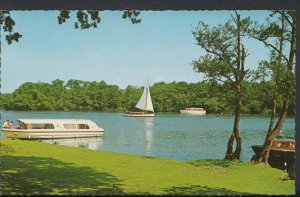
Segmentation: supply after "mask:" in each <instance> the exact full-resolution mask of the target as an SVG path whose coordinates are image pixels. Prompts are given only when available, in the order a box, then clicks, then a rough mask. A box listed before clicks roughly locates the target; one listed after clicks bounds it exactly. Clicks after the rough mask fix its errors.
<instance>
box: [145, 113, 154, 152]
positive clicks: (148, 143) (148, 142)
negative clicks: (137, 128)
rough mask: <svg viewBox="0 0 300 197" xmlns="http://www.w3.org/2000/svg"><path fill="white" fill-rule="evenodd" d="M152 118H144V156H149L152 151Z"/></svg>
mask: <svg viewBox="0 0 300 197" xmlns="http://www.w3.org/2000/svg"><path fill="white" fill-rule="evenodd" d="M153 122H154V118H153V117H147V118H144V126H145V154H146V156H149V155H150V153H151V151H152V144H153Z"/></svg>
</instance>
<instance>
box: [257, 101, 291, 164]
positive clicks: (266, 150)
mask: <svg viewBox="0 0 300 197" xmlns="http://www.w3.org/2000/svg"><path fill="white" fill-rule="evenodd" d="M275 104H276V103H275ZM273 105H274V104H273ZM288 106H289V101H288V100H284V101H283V106H282V111H281V115H280V117H279V119H278V121H277V124H276V126H275V127H274V128H272V127H273V124H274V119H275V116H274V117H273V116H272V118H271V121H270V126H269V130H268V134H267V136H266V139H265V142H264V145H263V148H262V150H261V152H260V154H259V155H255V156H254V157H253V159H252V161H253V162H255V163H266V164H267V163H268V160H269V154H270V150H271V145H272V143H273V141H274V139H275V137H276V136H277V135H278V133H279V132H280V130H281V128H282V126H283V123H284V121H285V118H286V116H287V111H288ZM273 107H274V106H273ZM275 107H276V106H275ZM273 111H274V108H273ZM272 121H273V122H272Z"/></svg>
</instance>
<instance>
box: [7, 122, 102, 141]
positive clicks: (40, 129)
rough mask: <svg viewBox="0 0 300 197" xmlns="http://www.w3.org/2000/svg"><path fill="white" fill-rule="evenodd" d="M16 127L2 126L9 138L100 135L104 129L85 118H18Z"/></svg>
mask: <svg viewBox="0 0 300 197" xmlns="http://www.w3.org/2000/svg"><path fill="white" fill-rule="evenodd" d="M17 121H18V123H19V125H18V126H17V127H15V128H2V129H1V130H2V132H3V133H4V135H5V136H6V137H7V138H18V139H51V138H52V139H54V138H81V137H100V136H103V134H104V129H102V128H99V127H98V126H97V124H96V123H95V122H93V121H91V120H85V119H18V120H17Z"/></svg>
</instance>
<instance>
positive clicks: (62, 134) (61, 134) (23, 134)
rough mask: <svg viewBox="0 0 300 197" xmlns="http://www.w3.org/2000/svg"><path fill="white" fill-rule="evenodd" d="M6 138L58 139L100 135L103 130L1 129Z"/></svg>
mask: <svg viewBox="0 0 300 197" xmlns="http://www.w3.org/2000/svg"><path fill="white" fill-rule="evenodd" d="M2 132H3V133H4V135H5V137H6V138H15V139H59V138H87V137H101V136H103V134H104V132H103V131H51V132H49V131H20V130H2Z"/></svg>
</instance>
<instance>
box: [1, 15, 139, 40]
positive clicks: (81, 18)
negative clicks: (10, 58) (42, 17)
mask: <svg viewBox="0 0 300 197" xmlns="http://www.w3.org/2000/svg"><path fill="white" fill-rule="evenodd" d="M70 13H71V11H69V10H62V11H60V13H59V16H58V17H57V20H58V24H63V23H65V22H66V21H67V20H69V19H70V18H71V17H70ZM139 14H140V12H139V11H136V10H125V11H124V12H123V15H122V18H123V19H130V20H131V23H132V24H138V23H140V22H141V19H138V18H137V17H138V15H139ZM99 15H100V11H97V10H88V11H83V10H78V11H76V21H75V23H74V26H75V28H76V29H89V28H91V27H93V28H97V27H98V24H99V23H100V22H101V18H100V16H99ZM15 24H16V23H15V21H14V20H13V19H12V18H11V16H10V12H9V11H0V29H1V27H2V25H3V30H4V32H5V33H6V36H5V39H6V41H7V43H8V44H11V43H12V42H19V39H20V38H21V37H22V35H21V34H20V33H18V32H14V26H15Z"/></svg>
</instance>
